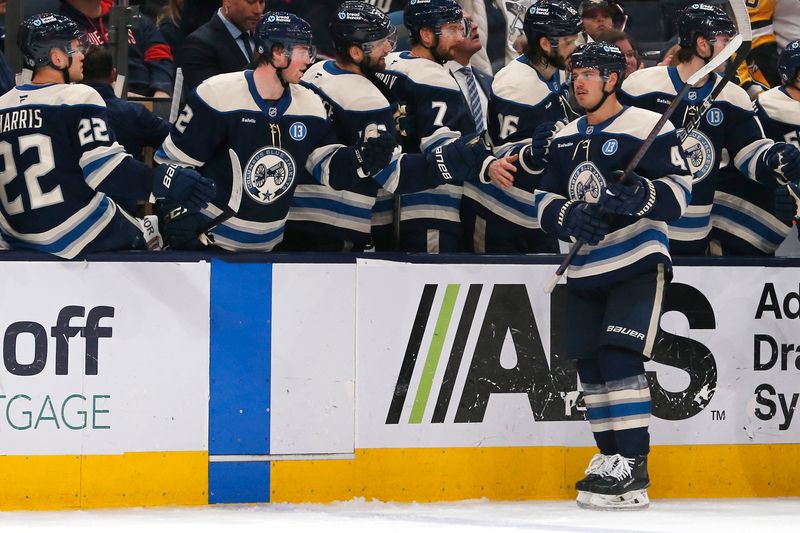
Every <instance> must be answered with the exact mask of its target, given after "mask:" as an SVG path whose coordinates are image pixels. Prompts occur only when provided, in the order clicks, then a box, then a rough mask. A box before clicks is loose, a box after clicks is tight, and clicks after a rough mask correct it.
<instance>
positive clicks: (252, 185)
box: [244, 146, 297, 204]
mask: <svg viewBox="0 0 800 533" xmlns="http://www.w3.org/2000/svg"><path fill="white" fill-rule="evenodd" d="M295 176H297V167H296V165H295V162H294V159H293V158H292V156H291V155H289V153H288V152H286V151H285V150H282V149H280V148H277V147H275V146H266V147H264V148H262V149H261V150H259V151H257V152H256V153H255V154H253V156H252V157H251V158H250V160H249V161H248V162H247V167H246V168H245V171H244V190H245V191H247V194H248V195H249V196H250V197H251V198H252V199H253V200H255V201H256V202H258V203H260V204H271V203H272V202H274V201H275V200H277V199H278V198H280V197H281V196H283V195H284V194H285V193H286V192H287V191H289V190H290V189H291V188H292V184H293V183H294V180H295Z"/></svg>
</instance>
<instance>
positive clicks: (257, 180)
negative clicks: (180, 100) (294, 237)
mask: <svg viewBox="0 0 800 533" xmlns="http://www.w3.org/2000/svg"><path fill="white" fill-rule="evenodd" d="M311 38H312V36H311V28H310V26H309V25H308V23H307V22H306V21H304V20H303V19H301V18H299V17H297V16H295V15H292V14H288V13H283V12H268V13H267V14H265V15H264V16H263V17H262V18H261V20H260V21H259V23H258V26H257V27H256V34H255V40H256V47H257V48H256V50H257V52H258V57H257V58H256V61H255V63H256V65H257V66H256V68H255V70H247V71H244V72H234V73H229V74H221V75H218V76H214V77H213V78H210V79H209V80H206V81H205V82H203V83H202V84H201V85H200V86H199V87H198V88H197V91H196V92H193V93H192V94H191V95H190V97H189V100H188V102H187V105H186V107H185V108H184V110H183V112H182V114H181V115H180V117H179V118H178V120H177V122H176V123H175V126H174V128H173V130H172V132H171V133H170V136H169V137H167V139H166V141H164V145H163V146H162V148H161V149H160V150H159V152H158V153H157V154H156V157H157V160H159V161H172V162H175V163H177V164H181V165H187V166H194V167H198V168H202V169H203V170H204V172H206V173H207V174H208V175H211V176H214V178H215V179H216V180H217V183H218V184H219V185H220V194H218V195H217V197H216V198H215V201H214V202H213V203H212V204H211V205H209V206H208V208H207V209H204V210H203V211H202V212H201V213H199V214H196V215H193V214H188V213H182V212H180V211H173V210H170V209H164V211H166V212H167V214H166V218H167V219H168V223H167V224H166V225H165V227H164V232H165V233H166V238H167V240H168V242H169V243H170V244H171V245H173V246H177V247H190V248H197V247H201V246H202V242H201V241H200V240H198V239H194V238H192V237H193V236H194V235H197V233H198V232H199V231H200V230H201V228H204V227H206V226H207V225H208V223H209V221H210V220H212V219H214V218H215V217H217V216H219V215H220V214H222V213H223V209H222V206H225V204H226V203H227V201H228V198H229V197H230V194H231V186H232V180H233V179H237V176H235V174H236V173H235V172H234V171H233V169H235V168H236V167H241V174H242V179H243V182H244V187H243V189H244V194H243V195H242V201H241V206H240V208H239V211H238V213H237V214H236V215H235V216H233V217H232V218H229V219H228V220H227V221H225V222H224V223H223V224H221V225H219V226H217V227H216V229H213V231H212V234H211V237H212V238H213V242H214V243H215V244H216V245H217V246H219V247H221V248H224V249H226V250H234V251H265V252H266V251H270V250H272V249H273V248H274V247H275V246H276V245H278V244H279V243H280V242H281V241H282V239H283V233H284V225H285V222H286V217H287V214H288V211H289V204H290V201H291V198H292V194H293V193H294V190H295V187H296V185H297V183H298V182H299V181H300V180H301V179H304V180H306V182H309V181H311V180H312V179H313V180H315V181H316V182H317V183H320V184H324V185H330V186H331V187H333V188H336V189H341V188H344V187H348V186H351V185H352V184H353V183H355V182H358V181H359V180H361V179H369V178H370V177H371V176H374V175H375V174H377V173H378V172H379V171H380V170H382V169H383V168H384V167H386V166H387V165H388V164H389V161H390V159H391V155H392V151H393V147H394V142H393V139H392V138H391V135H390V134H389V133H388V132H379V133H378V134H377V136H376V137H374V138H370V139H366V140H364V139H362V140H360V141H358V142H357V144H356V146H355V147H345V146H344V145H341V144H336V143H335V141H336V136H335V133H334V131H333V126H332V124H331V122H330V120H329V119H328V116H327V111H326V110H325V106H324V105H323V103H322V100H320V98H319V96H317V95H316V94H314V92H312V91H311V90H310V89H307V88H305V87H303V86H301V85H300V81H301V78H302V76H303V74H304V73H305V71H306V69H307V68H308V67H309V66H310V65H311V63H312V62H313V61H314V56H315V49H314V47H313V45H312V44H311V42H312V41H311ZM387 143H388V148H387ZM230 150H232V151H233V152H234V153H235V154H236V157H235V158H234V161H233V165H232V164H231V161H230V158H229V151H230Z"/></svg>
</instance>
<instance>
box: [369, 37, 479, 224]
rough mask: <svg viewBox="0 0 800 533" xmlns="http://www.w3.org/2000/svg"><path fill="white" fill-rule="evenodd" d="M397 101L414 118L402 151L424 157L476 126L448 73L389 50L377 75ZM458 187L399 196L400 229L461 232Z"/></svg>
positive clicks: (460, 190) (428, 63) (471, 130)
mask: <svg viewBox="0 0 800 533" xmlns="http://www.w3.org/2000/svg"><path fill="white" fill-rule="evenodd" d="M381 78H382V79H384V80H385V82H386V84H387V85H388V86H389V87H390V89H391V91H392V93H393V94H394V95H395V97H396V98H397V100H398V101H400V102H401V103H403V104H405V105H406V107H407V110H408V114H409V115H410V116H411V117H413V122H414V127H413V131H414V132H415V134H414V135H411V136H409V137H407V138H406V139H405V140H404V142H403V151H404V152H407V153H414V152H422V153H429V152H431V151H432V150H434V149H435V148H436V147H438V146H441V145H442V144H445V143H448V142H452V141H453V140H455V139H458V138H460V137H461V136H462V135H469V134H471V133H474V132H475V131H476V128H475V122H474V120H473V119H472V116H471V114H470V111H469V105H468V104H467V101H466V99H465V98H464V95H463V93H462V92H461V89H460V88H459V86H458V83H457V82H456V80H455V78H454V77H453V75H452V74H451V73H450V70H449V69H448V68H447V67H446V66H443V65H440V64H438V63H436V62H434V61H430V60H428V59H424V58H419V57H415V56H413V55H411V53H410V52H394V53H391V54H389V56H388V57H387V58H386V70H385V71H384V73H383V74H381ZM462 192H463V186H462V185H450V184H448V185H440V186H439V187H436V188H434V189H429V190H426V191H423V192H419V193H414V194H408V195H403V196H402V198H401V200H400V204H401V207H400V223H401V228H408V229H438V230H442V231H447V232H450V233H453V234H459V233H460V232H461V227H460V223H461V216H460V209H461V196H462Z"/></svg>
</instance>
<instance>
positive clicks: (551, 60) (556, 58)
mask: <svg viewBox="0 0 800 533" xmlns="http://www.w3.org/2000/svg"><path fill="white" fill-rule="evenodd" d="M547 64H548V65H550V66H552V67H555V68H556V69H558V70H565V69H566V68H567V61H566V60H565V59H564V58H563V57H561V55H560V54H559V53H558V48H551V49H550V54H548V56H547Z"/></svg>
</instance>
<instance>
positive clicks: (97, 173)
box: [83, 152, 131, 189]
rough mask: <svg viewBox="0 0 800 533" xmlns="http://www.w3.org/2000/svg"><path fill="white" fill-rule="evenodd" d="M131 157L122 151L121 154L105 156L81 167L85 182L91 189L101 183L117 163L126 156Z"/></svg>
mask: <svg viewBox="0 0 800 533" xmlns="http://www.w3.org/2000/svg"><path fill="white" fill-rule="evenodd" d="M128 157H131V156H130V155H129V154H126V153H125V152H122V153H121V154H114V155H110V156H106V157H104V158H102V159H98V160H97V161H95V162H93V163H90V164H89V165H86V166H85V167H84V169H83V174H84V176H85V178H86V184H87V185H88V186H89V187H91V188H92V189H97V187H98V186H99V185H100V184H101V183H103V180H105V179H106V178H107V177H108V176H109V174H111V173H112V172H113V171H114V169H116V168H117V167H118V166H119V164H120V163H121V162H122V161H123V160H125V159H126V158H128Z"/></svg>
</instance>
